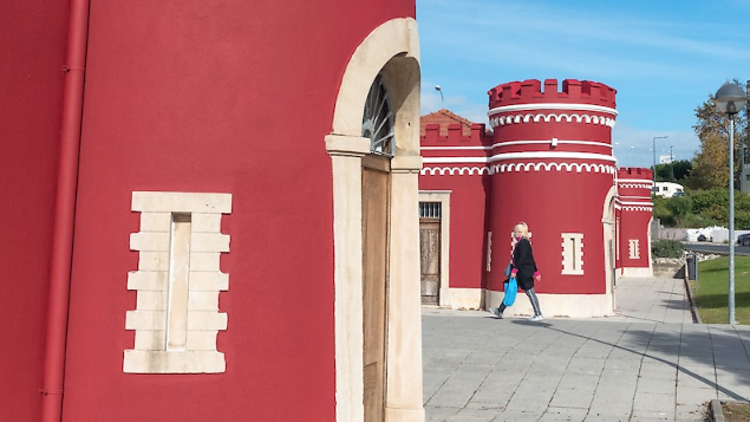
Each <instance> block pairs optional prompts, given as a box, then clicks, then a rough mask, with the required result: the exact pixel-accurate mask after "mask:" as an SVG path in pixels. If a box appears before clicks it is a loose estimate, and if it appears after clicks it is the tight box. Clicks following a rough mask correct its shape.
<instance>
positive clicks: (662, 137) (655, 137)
mask: <svg viewBox="0 0 750 422" xmlns="http://www.w3.org/2000/svg"><path fill="white" fill-rule="evenodd" d="M667 138H669V136H654V139H653V141H654V145H653V148H651V151H653V153H654V174H653V176H654V186H656V140H657V139H667Z"/></svg>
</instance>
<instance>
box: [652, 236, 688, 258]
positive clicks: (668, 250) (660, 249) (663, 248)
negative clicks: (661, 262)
mask: <svg viewBox="0 0 750 422" xmlns="http://www.w3.org/2000/svg"><path fill="white" fill-rule="evenodd" d="M651 254H652V256H653V257H654V258H679V257H681V256H682V243H680V242H678V241H676V240H657V241H655V242H651Z"/></svg>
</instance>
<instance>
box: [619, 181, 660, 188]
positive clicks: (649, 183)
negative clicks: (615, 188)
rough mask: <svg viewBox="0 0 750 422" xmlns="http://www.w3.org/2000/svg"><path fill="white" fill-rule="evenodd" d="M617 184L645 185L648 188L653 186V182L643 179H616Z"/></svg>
mask: <svg viewBox="0 0 750 422" xmlns="http://www.w3.org/2000/svg"><path fill="white" fill-rule="evenodd" d="M617 183H645V184H647V185H648V187H649V188H650V187H651V186H653V185H654V182H653V181H651V180H644V179H617Z"/></svg>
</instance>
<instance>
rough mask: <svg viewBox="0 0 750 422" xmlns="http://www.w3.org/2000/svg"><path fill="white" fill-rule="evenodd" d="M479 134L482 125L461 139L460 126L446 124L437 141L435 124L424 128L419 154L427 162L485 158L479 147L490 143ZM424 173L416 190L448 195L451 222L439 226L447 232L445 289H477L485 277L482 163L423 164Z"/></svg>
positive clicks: (485, 193)
mask: <svg viewBox="0 0 750 422" xmlns="http://www.w3.org/2000/svg"><path fill="white" fill-rule="evenodd" d="M484 132H485V131H484V125H472V131H471V135H470V136H463V135H462V134H461V125H460V124H450V125H448V135H447V136H440V135H439V125H437V124H428V125H427V126H426V127H425V135H424V136H423V137H422V139H421V146H422V152H421V153H422V155H423V156H424V157H430V158H440V157H450V156H455V155H461V156H465V157H476V158H486V156H487V155H486V152H485V150H484V149H481V148H482V147H484V146H488V145H489V143H490V142H491V140H492V139H491V138H489V137H486V136H485V134H484ZM430 148H437V149H430ZM442 148H452V149H442ZM427 161H429V159H428V160H427ZM424 168H425V170H423V171H422V173H421V175H420V176H419V190H420V191H430V190H438V191H439V190H450V191H451V194H450V221H448V222H445V221H443V222H441V223H442V224H446V223H447V224H449V227H450V243H451V246H450V257H449V259H450V263H449V271H450V274H449V285H450V287H451V288H482V287H484V285H485V274H486V269H485V268H486V257H487V252H486V251H487V249H486V248H487V230H488V227H487V212H486V210H487V208H488V206H489V202H488V201H489V192H490V176H489V175H488V174H487V171H486V168H485V164H446V165H441V164H429V163H425V165H424ZM480 171H481V173H480Z"/></svg>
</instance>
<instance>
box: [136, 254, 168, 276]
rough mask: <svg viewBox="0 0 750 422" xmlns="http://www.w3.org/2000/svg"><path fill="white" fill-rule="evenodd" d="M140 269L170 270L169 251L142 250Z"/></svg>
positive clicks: (139, 258)
mask: <svg viewBox="0 0 750 422" xmlns="http://www.w3.org/2000/svg"><path fill="white" fill-rule="evenodd" d="M138 269H139V270H140V271H169V252H141V253H140V254H139V255H138Z"/></svg>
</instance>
